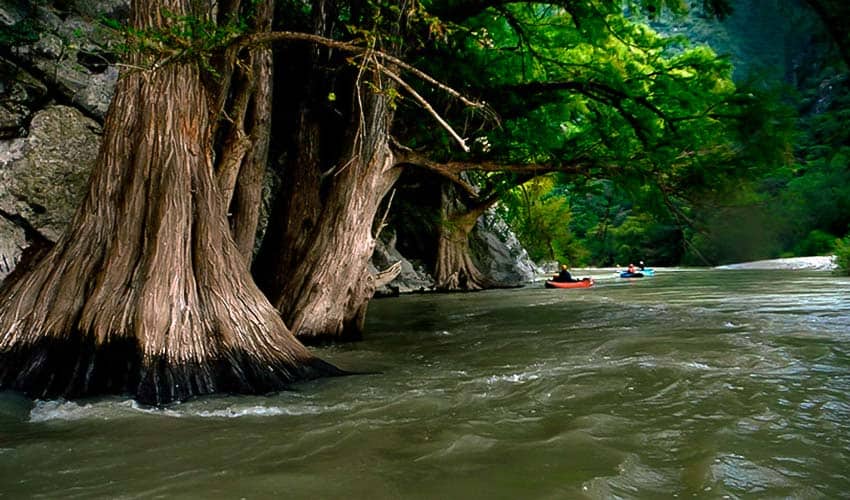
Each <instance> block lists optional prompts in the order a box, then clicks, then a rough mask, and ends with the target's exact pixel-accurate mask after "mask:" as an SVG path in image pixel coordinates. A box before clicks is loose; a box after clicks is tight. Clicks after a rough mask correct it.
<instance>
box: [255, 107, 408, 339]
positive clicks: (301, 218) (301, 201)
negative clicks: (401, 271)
mask: <svg viewBox="0 0 850 500" xmlns="http://www.w3.org/2000/svg"><path fill="white" fill-rule="evenodd" d="M366 99H368V100H371V101H372V102H371V103H370V104H369V105H370V106H378V107H380V106H382V105H384V104H383V103H382V101H383V99H382V98H380V97H379V96H374V95H373V96H370V97H366ZM382 113H388V112H387V111H376V113H375V114H376V115H380V114H382ZM302 123H303V126H302V127H300V130H301V133H300V134H299V137H298V142H299V148H298V150H299V152H300V154H299V155H298V156H297V158H296V159H295V162H294V163H293V164H290V165H289V166H288V168H286V170H285V172H284V176H283V190H282V192H281V193H280V194H279V195H278V203H277V205H276V207H275V210H274V213H273V215H272V221H273V222H272V224H271V225H270V226H269V228H268V229H267V231H266V238H265V240H264V242H263V248H261V251H260V254H259V255H258V259H257V262H256V263H255V273H254V274H255V276H256V279H257V282H258V284H259V285H260V286H261V288H263V290H264V292H265V293H266V295H267V296H268V297H269V299H270V300H271V301H272V303H273V304H274V305H275V306H276V307H277V308H278V309H279V310H280V312H281V314H282V316H283V318H284V320H285V321H286V323H287V324H289V325H291V326H292V329H293V332H294V333H295V334H296V335H297V336H298V338H299V339H301V340H304V341H307V342H310V343H315V342H320V341H325V340H341V339H353V338H359V337H360V335H361V334H362V330H363V321H364V319H365V315H366V307H367V305H368V302H369V300H370V299H371V298H372V296H373V295H374V292H375V288H376V281H375V277H374V276H372V274H371V273H370V271H369V269H368V263H369V259H370V258H371V256H372V252H373V250H374V247H375V237H374V234H373V232H372V223H373V221H374V220H375V216H376V214H377V211H378V208H379V206H380V202H381V200H382V199H383V197H384V195H386V193H387V191H388V190H389V189H390V187H391V186H392V185H393V183H394V182H395V180H396V179H397V178H398V173H399V171H398V169H397V168H394V162H393V155H392V153H391V152H390V150H389V147H388V146H387V137H388V136H387V131H386V128H385V127H386V126H387V123H386V122H385V121H383V120H379V121H377V122H373V123H372V124H371V126H370V128H369V129H368V130H364V131H362V133H360V134H358V135H359V137H360V139H356V140H355V139H354V138H351V137H349V138H347V140H348V143H349V144H350V145H351V148H353V149H348V150H347V152H345V153H343V154H342V155H340V159H339V162H338V163H337V165H338V166H339V168H338V170H335V171H334V172H330V173H324V174H323V172H322V171H321V168H320V162H319V158H317V157H315V155H314V153H315V152H317V151H319V150H320V149H321V146H320V144H321V137H320V136H321V134H320V131H319V127H318V126H316V125H315V124H310V123H308V122H306V121H304V122H302ZM360 141H363V142H362V143H361V142H360ZM358 145H360V147H358Z"/></svg>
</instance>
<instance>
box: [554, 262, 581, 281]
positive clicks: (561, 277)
mask: <svg viewBox="0 0 850 500" xmlns="http://www.w3.org/2000/svg"><path fill="white" fill-rule="evenodd" d="M555 281H561V282H564V283H571V282H574V281H578V280H575V279H573V275H572V274H570V272H569V271H567V265H566V264H561V272H559V273H558V276H557V277H555Z"/></svg>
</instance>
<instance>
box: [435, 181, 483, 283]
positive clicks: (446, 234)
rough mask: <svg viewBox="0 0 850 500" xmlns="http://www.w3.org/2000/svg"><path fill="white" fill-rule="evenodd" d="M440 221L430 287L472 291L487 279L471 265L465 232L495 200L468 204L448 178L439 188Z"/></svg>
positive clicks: (467, 235)
mask: <svg viewBox="0 0 850 500" xmlns="http://www.w3.org/2000/svg"><path fill="white" fill-rule="evenodd" d="M440 195H441V203H440V219H441V220H440V224H439V227H438V235H437V237H438V241H437V258H436V260H435V265H434V282H435V283H434V287H435V288H436V289H438V290H442V291H473V290H482V289H484V288H487V287H488V286H489V285H490V283H489V281H488V280H487V278H486V277H485V276H484V274H483V273H482V272H481V271H480V270H479V269H478V266H476V265H475V262H473V260H472V255H471V253H470V249H469V235H470V233H472V229H473V228H474V227H475V222H476V221H477V220H478V218H479V217H481V215H483V214H484V212H485V211H486V210H487V208H489V207H490V206H492V205H493V203H495V200H496V198H492V199H490V200H486V201H484V202H479V203H477V204H474V205H472V206H471V207H468V206H466V205H465V204H464V203H463V201H461V197H460V194H459V193H458V192H457V189H456V188H455V187H454V185H453V184H452V183H450V182H448V181H445V182H444V183H443V186H442V189H441V193H440Z"/></svg>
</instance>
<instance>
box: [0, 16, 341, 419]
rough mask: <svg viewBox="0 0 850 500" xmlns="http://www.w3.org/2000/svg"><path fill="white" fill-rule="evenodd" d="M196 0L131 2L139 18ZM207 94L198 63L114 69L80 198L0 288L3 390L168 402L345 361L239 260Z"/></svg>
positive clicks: (323, 370)
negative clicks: (214, 154)
mask: <svg viewBox="0 0 850 500" xmlns="http://www.w3.org/2000/svg"><path fill="white" fill-rule="evenodd" d="M190 4H191V2H190V1H189V0H168V1H158V2H134V4H133V13H134V14H133V21H134V23H133V25H134V27H138V28H145V27H150V26H161V23H163V22H165V20H166V17H164V16H162V12H164V11H169V12H172V13H174V14H189V13H192V11H191V10H190ZM195 14H196V13H195ZM210 102H212V99H211V96H210V95H208V94H207V91H206V89H205V88H204V86H203V85H202V84H201V75H200V73H199V69H198V66H197V64H194V63H191V62H185V63H173V64H170V65H166V66H164V67H162V68H160V69H158V70H155V71H134V72H131V73H129V74H126V75H124V76H123V77H122V79H121V80H120V81H119V83H118V85H117V88H116V91H115V96H114V98H113V102H112V105H111V107H110V111H109V113H108V115H107V119H106V123H105V126H104V139H103V143H102V146H101V149H100V153H99V157H98V161H97V164H96V167H95V170H94V172H93V174H92V178H91V180H90V185H89V190H88V193H87V195H86V197H85V199H84V201H83V203H82V205H81V207H80V208H79V209H78V211H77V213H76V215H75V216H74V219H73V220H72V222H71V224H70V226H69V228H68V230H67V232H66V233H65V234H64V235H63V237H62V238H61V239H60V240H59V241H58V242H57V243H56V245H55V246H54V247H53V248H52V249H50V250H49V251H48V252H47V253H46V254H45V255H44V257H43V258H42V259H41V261H40V262H39V264H38V265H37V266H35V267H34V268H33V269H32V271H31V272H29V273H27V274H25V275H22V276H20V277H19V278H18V279H17V280H16V281H14V282H13V283H10V284H8V286H6V287H5V288H4V290H3V293H2V296H0V304H2V309H0V387H2V388H12V389H16V390H21V391H24V392H26V393H27V394H29V395H31V396H33V397H59V396H61V397H80V396H88V395H96V394H107V393H121V394H130V395H132V396H133V397H135V398H137V399H138V400H139V401H142V402H146V403H154V404H161V403H167V402H169V401H174V400H182V399H186V398H189V397H191V396H194V395H199V394H209V393H214V392H239V393H265V392H269V391H273V390H279V389H282V388H284V387H285V386H286V384H288V383H290V382H292V381H295V380H300V379H305V378H311V377H316V376H320V375H325V374H333V373H339V371H338V370H336V369H335V368H333V367H332V366H330V365H328V364H326V363H324V362H322V361H320V360H318V359H317V358H315V357H313V356H312V355H311V354H310V353H309V352H308V351H307V349H306V348H304V347H303V346H302V345H301V344H300V343H299V342H297V341H296V340H295V339H294V338H293V337H292V336H291V334H290V333H289V331H288V329H287V328H286V326H285V325H284V323H283V321H282V320H281V318H280V317H279V315H278V314H277V311H276V310H275V309H274V307H272V305H271V304H270V303H269V302H268V301H267V299H266V298H265V297H264V296H263V295H262V293H261V292H260V290H259V289H258V288H257V287H256V286H255V285H254V283H253V282H252V281H251V278H250V275H249V274H248V271H247V269H245V266H244V264H243V261H242V257H241V256H240V254H239V251H238V249H237V247H236V245H235V244H234V242H233V239H232V238H231V236H230V232H229V230H228V226H227V221H226V218H225V214H224V211H223V210H222V195H221V193H220V191H219V190H218V187H217V185H216V181H215V179H214V173H213V165H212V158H211V151H212V147H211V142H212V139H211V130H212V129H211V124H210V114H211V109H210Z"/></svg>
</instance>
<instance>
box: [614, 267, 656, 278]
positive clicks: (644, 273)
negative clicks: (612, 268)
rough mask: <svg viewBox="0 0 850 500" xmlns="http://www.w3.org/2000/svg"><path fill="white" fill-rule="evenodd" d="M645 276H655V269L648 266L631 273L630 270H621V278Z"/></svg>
mask: <svg viewBox="0 0 850 500" xmlns="http://www.w3.org/2000/svg"><path fill="white" fill-rule="evenodd" d="M644 276H655V270H654V269H650V268H648V267H647V268H645V269H642V270H640V271H635V272H633V273H630V272H628V271H621V272H620V277H621V278H643V277H644Z"/></svg>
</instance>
